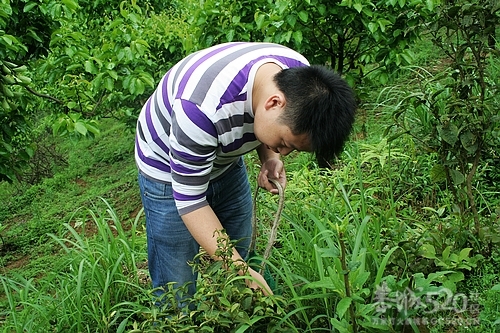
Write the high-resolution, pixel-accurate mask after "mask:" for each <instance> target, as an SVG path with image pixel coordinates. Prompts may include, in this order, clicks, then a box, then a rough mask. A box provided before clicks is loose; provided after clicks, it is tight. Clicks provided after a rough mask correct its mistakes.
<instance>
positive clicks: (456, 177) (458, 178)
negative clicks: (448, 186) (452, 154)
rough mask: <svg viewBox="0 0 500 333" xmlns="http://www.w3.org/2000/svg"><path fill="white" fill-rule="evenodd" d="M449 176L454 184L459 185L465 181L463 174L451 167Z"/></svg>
mask: <svg viewBox="0 0 500 333" xmlns="http://www.w3.org/2000/svg"><path fill="white" fill-rule="evenodd" d="M450 176H451V179H452V180H453V183H454V184H455V185H460V184H462V183H463V182H464V181H465V177H464V175H463V174H462V173H461V172H460V171H458V170H454V169H451V170H450Z"/></svg>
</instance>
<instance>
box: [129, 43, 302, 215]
mask: <svg viewBox="0 0 500 333" xmlns="http://www.w3.org/2000/svg"><path fill="white" fill-rule="evenodd" d="M267 62H273V63H276V64H278V65H279V66H281V67H282V68H289V67H297V66H307V65H308V62H307V60H306V59H305V58H304V57H303V56H301V55H300V54H298V53H297V52H295V51H293V50H291V49H289V48H286V47H284V46H281V45H277V44H270V43H226V44H221V45H217V46H213V47H211V48H208V49H205V50H201V51H198V52H196V53H193V54H191V55H190V56H188V57H186V58H185V59H184V60H182V61H180V62H179V63H178V64H177V65H175V66H174V67H172V69H171V70H170V71H168V73H167V74H165V76H164V77H163V79H162V80H161V81H160V83H159V85H158V88H157V89H156V91H155V92H154V94H153V95H152V96H151V97H150V99H149V100H148V101H147V103H146V104H145V105H144V106H143V108H142V111H141V113H140V115H139V120H138V123H137V134H136V145H135V147H136V149H135V159H136V163H137V165H138V168H139V170H140V172H142V173H143V174H145V175H146V176H148V177H150V178H153V179H156V180H158V181H160V182H171V183H172V186H173V190H174V199H175V200H176V205H177V208H178V210H179V213H180V214H181V215H182V214H186V213H188V212H191V211H193V210H195V209H197V208H200V207H202V206H204V205H206V204H207V202H206V198H205V193H206V190H207V187H208V182H209V181H210V180H212V179H214V178H216V177H218V176H220V175H222V174H223V173H224V172H225V171H227V170H228V168H229V167H230V166H231V164H232V163H233V162H235V161H236V160H237V159H238V158H239V157H240V156H241V155H243V154H245V153H247V152H249V151H251V150H253V149H255V148H256V147H257V146H259V145H260V142H258V141H257V140H256V138H255V135H254V134H253V111H252V108H251V105H252V100H251V97H252V86H253V81H254V77H255V73H256V71H257V69H258V68H259V67H260V66H261V65H262V64H264V63H267Z"/></svg>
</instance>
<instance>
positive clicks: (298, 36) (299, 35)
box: [292, 30, 303, 45]
mask: <svg viewBox="0 0 500 333" xmlns="http://www.w3.org/2000/svg"><path fill="white" fill-rule="evenodd" d="M292 36H293V39H294V40H295V41H296V42H297V44H299V45H300V44H302V39H303V36H302V31H300V30H297V31H294V33H293V34H292Z"/></svg>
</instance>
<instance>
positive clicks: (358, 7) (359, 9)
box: [353, 2, 363, 14]
mask: <svg viewBox="0 0 500 333" xmlns="http://www.w3.org/2000/svg"><path fill="white" fill-rule="evenodd" d="M353 7H354V9H356V10H357V11H358V13H360V14H361V11H362V10H363V4H361V3H359V2H358V3H355V4H354V6H353Z"/></svg>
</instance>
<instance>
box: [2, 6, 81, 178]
mask: <svg viewBox="0 0 500 333" xmlns="http://www.w3.org/2000/svg"><path fill="white" fill-rule="evenodd" d="M75 6H76V4H75V3H74V2H73V1H72V0H67V1H64V3H63V4H61V3H60V2H59V1H43V2H33V1H26V0H17V1H2V2H1V4H0V67H1V72H0V91H2V94H1V95H0V103H1V108H0V125H1V128H0V180H7V181H13V180H15V179H16V178H18V177H19V174H20V173H21V171H22V169H23V168H24V167H26V165H27V164H28V161H29V160H30V159H31V158H32V157H33V155H34V148H35V145H34V144H33V138H32V137H31V136H30V131H31V122H30V114H29V110H28V109H29V107H28V104H29V102H30V98H29V97H28V96H27V91H26V89H27V88H28V87H29V86H30V84H31V82H32V79H31V78H30V77H31V73H30V72H29V70H28V67H27V65H28V63H27V61H28V60H29V59H33V58H36V57H37V56H40V55H42V54H46V53H47V48H48V44H49V39H50V36H51V33H52V31H53V29H55V28H56V27H57V26H59V23H58V22H59V19H61V20H62V19H63V18H64V17H66V16H67V15H70V14H71V11H72V10H73V9H75V8H76V7H75Z"/></svg>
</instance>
